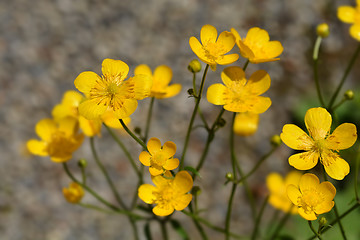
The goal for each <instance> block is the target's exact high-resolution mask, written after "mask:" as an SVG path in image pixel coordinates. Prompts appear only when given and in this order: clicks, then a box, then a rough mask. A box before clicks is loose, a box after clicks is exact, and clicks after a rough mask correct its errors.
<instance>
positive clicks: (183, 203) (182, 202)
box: [173, 194, 192, 211]
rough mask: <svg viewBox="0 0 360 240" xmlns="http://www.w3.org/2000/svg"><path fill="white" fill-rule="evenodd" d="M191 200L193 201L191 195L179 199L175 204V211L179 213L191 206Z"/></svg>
mask: <svg viewBox="0 0 360 240" xmlns="http://www.w3.org/2000/svg"><path fill="white" fill-rule="evenodd" d="M191 200H192V195H191V194H185V195H182V196H181V197H179V198H177V199H176V201H174V202H173V205H174V208H175V210H177V211H181V210H184V209H185V208H186V207H187V206H188V205H189V203H190V202H191Z"/></svg>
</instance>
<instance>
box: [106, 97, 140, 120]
mask: <svg viewBox="0 0 360 240" xmlns="http://www.w3.org/2000/svg"><path fill="white" fill-rule="evenodd" d="M137 105H138V102H137V101H136V100H135V99H124V100H123V102H122V106H121V107H120V108H118V109H116V110H114V111H113V113H114V116H115V117H116V118H117V119H123V118H128V117H129V116H130V115H131V114H133V112H135V110H136V108H137ZM104 112H105V111H104ZM104 112H103V113H104Z"/></svg>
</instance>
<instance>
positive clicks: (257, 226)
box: [251, 196, 269, 240]
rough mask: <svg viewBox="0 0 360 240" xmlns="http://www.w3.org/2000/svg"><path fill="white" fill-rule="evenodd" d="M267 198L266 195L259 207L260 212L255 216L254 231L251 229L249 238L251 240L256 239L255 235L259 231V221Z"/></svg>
mask: <svg viewBox="0 0 360 240" xmlns="http://www.w3.org/2000/svg"><path fill="white" fill-rule="evenodd" d="M268 200H269V196H267V197H266V198H265V200H264V202H263V204H262V205H261V208H260V212H259V215H258V216H257V218H256V222H255V227H254V231H253V234H252V235H251V239H252V240H255V239H256V235H257V233H258V231H259V225H260V222H261V218H262V216H263V213H264V210H265V207H266V204H267V202H268Z"/></svg>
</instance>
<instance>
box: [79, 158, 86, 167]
mask: <svg viewBox="0 0 360 240" xmlns="http://www.w3.org/2000/svg"><path fill="white" fill-rule="evenodd" d="M78 166H79V167H80V168H86V166H87V161H86V159H85V158H81V159H80V160H79V161H78Z"/></svg>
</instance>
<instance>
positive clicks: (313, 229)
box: [308, 220, 322, 240]
mask: <svg viewBox="0 0 360 240" xmlns="http://www.w3.org/2000/svg"><path fill="white" fill-rule="evenodd" d="M308 224H309V227H310V229H311V231H312V232H313V233H314V234H315V235H316V237H317V238H318V239H319V240H322V238H321V236H320V234H319V233H318V232H317V231H316V230H315V228H314V227H313V225H312V223H311V221H310V220H309V221H308Z"/></svg>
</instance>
